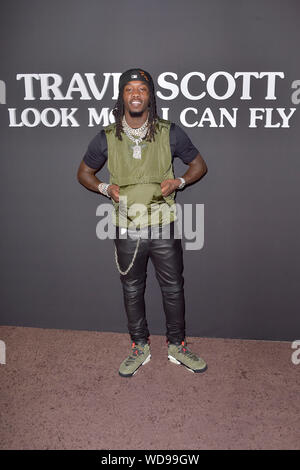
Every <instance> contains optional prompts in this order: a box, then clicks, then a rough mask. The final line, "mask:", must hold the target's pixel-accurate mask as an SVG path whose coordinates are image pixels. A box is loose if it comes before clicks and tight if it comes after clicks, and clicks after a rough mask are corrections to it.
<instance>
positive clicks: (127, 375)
mask: <svg viewBox="0 0 300 470" xmlns="http://www.w3.org/2000/svg"><path fill="white" fill-rule="evenodd" d="M150 359H151V354H149V356H148V357H147V358H146V359H145V360H144V362H142V363H141V364H140V365H139V367H138V368H137V369H135V371H134V372H133V373H132V374H121V372H120V371H119V375H120V376H121V377H133V376H134V374H136V373H137V371H138V370H139V368H140V367H141V366H144V365H145V364H147V362H149V361H150Z"/></svg>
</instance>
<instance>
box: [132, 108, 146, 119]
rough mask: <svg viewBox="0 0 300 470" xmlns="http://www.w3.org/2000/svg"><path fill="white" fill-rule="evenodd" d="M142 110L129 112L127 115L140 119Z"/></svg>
mask: <svg viewBox="0 0 300 470" xmlns="http://www.w3.org/2000/svg"><path fill="white" fill-rule="evenodd" d="M143 112H144V110H143V109H142V111H131V110H129V114H130V116H131V117H141V116H142V115H143Z"/></svg>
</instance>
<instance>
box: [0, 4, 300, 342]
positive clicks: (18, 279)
mask: <svg viewBox="0 0 300 470" xmlns="http://www.w3.org/2000/svg"><path fill="white" fill-rule="evenodd" d="M1 10H2V12H1V19H0V22H1V23H0V37H1V50H0V55H1V74H0V80H1V82H0V102H1V104H0V119H1V142H0V145H1V186H0V191H1V324H2V325H19V326H31V327H45V328H63V329H64V328H65V329H85V330H99V331H100V330H101V331H115V332H127V321H126V318H125V311H124V307H123V298H122V291H121V284H120V279H119V273H118V272H117V268H116V266H115V261H114V247H113V242H112V240H110V239H106V240H100V239H99V238H98V237H97V235H96V226H97V223H98V222H99V217H98V216H97V215H96V210H97V207H98V206H99V204H102V203H104V202H105V203H107V202H108V200H107V199H106V198H104V197H103V196H101V195H98V194H96V193H94V192H91V191H88V190H86V189H85V188H84V187H83V186H81V185H80V184H79V183H78V182H77V179H76V172H77V168H78V166H79V163H80V161H81V159H82V157H83V155H84V153H85V151H86V148H87V145H88V143H89V142H90V140H91V139H92V138H93V137H94V135H96V134H97V132H98V131H99V130H100V129H101V127H102V125H105V124H107V122H106V123H105V122H104V121H102V122H100V123H99V124H97V123H95V122H94V124H92V125H89V115H90V113H93V112H97V113H98V114H99V115H100V113H101V110H104V114H103V116H104V117H105V110H108V111H107V112H109V111H111V109H112V108H113V106H114V103H115V99H116V95H115V88H114V82H113V79H115V80H116V78H118V76H119V75H118V74H121V73H122V72H123V71H124V70H127V69H128V68H132V67H136V66H138V67H141V68H144V69H146V70H148V71H149V72H150V73H151V74H152V76H153V79H154V81H155V85H156V92H157V106H158V112H159V114H160V115H161V116H162V117H163V112H166V111H162V108H168V117H167V118H168V119H170V120H171V121H174V122H176V123H177V124H179V125H181V126H182V128H183V129H184V130H185V131H186V132H187V134H188V135H189V136H190V138H191V140H192V141H193V143H194V145H195V146H196V147H197V148H198V149H199V151H200V153H201V155H202V156H203V158H204V159H205V161H206V163H207V166H208V173H207V175H206V176H205V177H204V178H203V179H201V180H200V181H199V182H197V183H196V184H193V185H191V186H189V187H187V188H186V189H185V190H184V191H183V192H180V193H179V194H178V195H177V199H176V200H177V202H178V203H180V204H181V205H182V204H183V203H189V204H193V207H195V206H196V204H203V207H204V222H203V221H201V224H202V229H204V243H203V246H202V248H201V249H198V250H189V249H185V250H184V263H185V270H184V276H185V294H186V321H187V335H192V336H206V337H226V338H248V339H267V340H294V339H296V338H297V336H298V337H299V248H298V246H299V238H300V237H299V235H300V231H299V196H300V189H299V167H300V165H299V105H298V103H299V93H298V89H299V80H300V70H299V61H298V50H297V48H298V44H299V39H300V28H299V26H300V25H299V18H300V6H299V2H298V1H297V0H294V1H293V0H285V1H283V0H282V1H278V0H274V1H269V0H267V1H252V2H248V1H241V0H236V1H232V0H229V1H224V0H210V1H199V0H198V1H191V0H188V1H187V2H182V1H181V0H180V1H179V0H172V1H171V0H165V1H163V2H161V1H158V0H152V1H151V2H143V1H142V2H141V1H136V0H132V1H129V0H125V1H124V0H123V1H122V2H121V1H119V2H116V1H112V0H111V1H109V2H108V1H96V0H89V1H88V2H84V1H79V0H77V1H74V0H72V1H71V0H64V1H58V0H51V1H43V2H40V1H33V0H28V1H26V2H22V1H11V0H10V1H3V2H1ZM220 72H221V73H220ZM238 72H240V73H241V72H243V73H245V72H251V73H255V74H256V75H253V77H252V78H251V81H250V82H249V83H250V88H249V94H248V93H247V78H246V75H245V74H244V76H243V77H241V76H238V75H236V74H238ZM274 72H277V75H276V74H274ZM166 73H167V75H165V76H164V74H166ZM191 73H192V76H191V77H190V79H189V80H188V74H191ZM264 73H265V75H264ZM272 73H273V75H272ZM30 74H35V75H34V76H33V77H31V78H30ZM47 74H48V78H47ZM86 74H90V75H86ZM92 74H95V75H92ZM200 74H203V75H200ZM214 74H216V75H214ZM49 75H52V79H51V78H49ZM106 76H107V77H109V81H108V84H107V88H106V90H105V92H104V93H103V96H100V95H97V94H96V91H95V89H94V93H93V90H92V89H91V86H90V85H89V84H91V83H92V78H91V77H94V80H95V82H94V83H95V84H96V85H97V88H98V90H99V92H101V90H102V89H103V85H104V81H105V77H106ZM55 77H56V79H57V77H60V78H61V83H60V84H59V86H57V89H56V91H51V90H50V91H49V92H48V93H47V90H46V84H47V82H46V80H47V79H48V80H49V84H51V83H53V82H54V81H55ZM88 77H89V80H90V82H88ZM182 80H183V81H182ZM185 80H186V88H185ZM56 83H57V84H58V82H56ZM170 83H171V84H173V85H174V84H175V85H177V87H178V89H176V88H175V89H174V90H175V91H174V90H173V91H174V95H172V93H173V91H172V90H171V89H170V88H169V87H170V85H167V84H170ZM115 86H116V84H115ZM273 86H274V88H272V87H273ZM76 87H77V90H76ZM84 87H86V90H87V91H88V93H87V94H85V95H84V94H83V93H82V92H83V89H84ZM58 90H59V91H60V94H59V91H58ZM176 90H177V91H178V93H177V94H176ZM187 90H188V91H189V93H190V95H191V96H188V95H187V93H186V91H187ZM202 92H205V93H206V94H205V95H204V96H203V97H200V96H199V95H200V94H201V93H202ZM213 92H214V93H215V95H214V93H213ZM273 95H274V96H273ZM197 96H198V98H197ZM168 97H171V99H166V98H168ZM194 97H196V99H194ZM30 98H31V99H30ZM28 108H30V109H29V110H28ZM47 108H51V109H52V111H51V110H50V111H44V114H43V110H45V109H47ZM62 108H67V109H66V110H65V111H63V110H62ZM73 108H74V110H73V111H72V112H73V117H74V119H73V120H72V119H70V120H69V121H67V122H66V125H65V126H62V125H61V124H62V121H61V116H62V114H63V113H70V112H71V110H72V109H73ZM187 108H193V110H189V111H186V123H185V122H184V121H183V117H184V114H182V113H183V110H187ZM222 108H223V110H224V109H225V110H227V112H228V113H230V114H231V115H233V114H234V113H236V116H235V117H236V121H235V122H233V121H231V123H230V122H229V120H228V119H224V125H223V126H222V125H221V121H220V113H222ZM254 108H261V110H260V111H259V110H256V111H255V110H254ZM55 110H56V111H57V112H55ZM234 110H235V111H234ZM223 112H224V111H223ZM255 113H256V114H255ZM107 116H108V114H106V117H107ZM255 116H260V117H258V118H257V119H256V120H254V121H251V118H252V119H253V118H254V117H255ZM40 119H41V120H40ZM55 119H57V122H56V121H55ZM251 122H255V123H256V127H251ZM22 123H23V125H22ZM47 123H48V124H47ZM51 123H52V124H53V125H52V124H51ZM185 124H188V125H185ZM189 125H193V126H192V127H189ZM187 168H188V167H187V166H185V165H184V164H183V163H182V162H181V161H179V159H178V158H177V159H175V163H174V171H175V174H176V175H177V176H180V175H182V174H183V173H184V172H185V171H186V170H187ZM98 176H99V178H100V179H102V180H104V181H107V180H108V172H107V168H106V166H105V167H104V168H103V169H102V170H101V171H100V172H99V173H98ZM203 224H204V225H203ZM184 243H185V240H184V239H183V244H184ZM147 280H148V283H147V289H146V305H147V315H148V323H149V327H150V331H151V333H152V334H162V335H163V334H165V319H164V313H163V307H162V300H161V295H160V290H159V286H158V283H157V281H156V278H155V274H154V269H153V267H152V265H151V263H150V262H149V265H148V279H147Z"/></svg>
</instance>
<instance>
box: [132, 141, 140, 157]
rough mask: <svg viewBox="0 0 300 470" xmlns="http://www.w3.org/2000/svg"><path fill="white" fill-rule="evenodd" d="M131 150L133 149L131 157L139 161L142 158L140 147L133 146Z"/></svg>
mask: <svg viewBox="0 0 300 470" xmlns="http://www.w3.org/2000/svg"><path fill="white" fill-rule="evenodd" d="M132 148H133V155H132V156H133V158H136V159H137V160H140V159H141V158H142V152H141V146H140V145H134V146H133V147H132Z"/></svg>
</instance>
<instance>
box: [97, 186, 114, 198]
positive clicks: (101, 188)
mask: <svg viewBox="0 0 300 470" xmlns="http://www.w3.org/2000/svg"><path fill="white" fill-rule="evenodd" d="M109 186H110V184H109V183H99V184H98V190H99V192H100V193H101V194H103V195H104V196H107V197H109V198H111V196H110V195H109V194H108V187H109Z"/></svg>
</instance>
